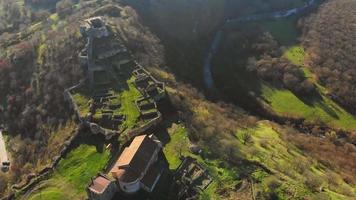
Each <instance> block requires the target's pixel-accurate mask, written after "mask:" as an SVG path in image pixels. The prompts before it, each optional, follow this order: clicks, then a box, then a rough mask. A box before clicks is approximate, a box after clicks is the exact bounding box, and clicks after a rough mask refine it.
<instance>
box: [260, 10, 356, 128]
mask: <svg viewBox="0 0 356 200" xmlns="http://www.w3.org/2000/svg"><path fill="white" fill-rule="evenodd" d="M295 23H296V18H295V17H290V18H286V19H280V20H274V21H265V22H260V23H259V24H260V25H261V27H262V28H263V29H265V30H266V31H268V32H270V33H271V34H272V35H273V36H274V37H275V38H276V40H277V41H279V42H280V43H281V44H282V45H291V44H294V43H295V41H296V38H297V37H298V32H297V30H296V27H295ZM283 56H284V57H285V58H287V59H288V60H290V62H291V63H293V64H295V65H298V66H300V67H301V68H302V69H303V71H304V74H305V76H306V77H307V78H309V79H310V80H312V81H313V82H314V84H315V85H316V86H317V89H318V91H319V92H320V93H321V94H322V99H321V101H318V102H315V103H313V104H307V103H305V102H303V101H302V100H301V99H299V98H298V97H297V96H296V95H294V94H293V93H292V92H291V91H289V90H280V89H276V88H273V87H272V86H270V85H267V84H265V85H263V87H262V96H263V97H264V98H266V99H267V100H268V101H269V102H270V106H271V108H272V109H273V110H274V111H275V112H276V113H277V114H280V115H284V116H292V117H302V118H305V119H306V120H307V121H310V122H312V121H321V122H323V123H326V124H328V125H330V126H333V127H338V128H343V129H350V130H356V118H355V117H354V116H352V115H351V114H349V113H348V112H347V111H345V110H344V109H343V108H341V107H340V106H339V105H337V104H336V103H335V102H333V101H332V100H330V99H329V98H327V97H326V96H325V94H326V92H327V90H326V89H325V88H324V87H323V86H321V85H320V84H318V83H317V81H316V78H315V75H314V74H313V73H312V72H311V71H310V70H309V69H308V68H307V67H306V66H305V64H304V57H305V51H304V49H303V47H301V46H298V45H296V46H290V47H289V48H287V49H286V51H285V53H284V55H283Z"/></svg>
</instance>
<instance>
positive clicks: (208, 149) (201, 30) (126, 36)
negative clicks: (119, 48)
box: [0, 0, 356, 200]
mask: <svg viewBox="0 0 356 200" xmlns="http://www.w3.org/2000/svg"><path fill="white" fill-rule="evenodd" d="M305 2H306V1H303V0H298V1H295V0H288V1H285V0H269V1H262V0H253V1H250V0H236V1H234V0H226V1H223V0H202V1H201V0H194V1H185V0H173V1H170V0H162V1H159V0H150V1H141V0H125V1H117V0H102V1H86V0H80V1H75V0H61V1H56V0H40V1H38V0H36V1H35V0H27V1H16V3H14V1H10V0H4V1H1V2H0V11H4V12H0V125H1V126H4V127H5V128H6V133H5V135H6V141H7V144H8V145H7V146H8V149H9V153H10V156H11V157H12V160H11V161H12V164H11V169H10V171H9V173H3V172H0V197H3V196H5V195H7V194H10V193H14V198H15V199H21V200H22V199H24V200H28V199H30V200H41V199H44V198H47V199H58V200H66V199H68V200H69V199H85V198H87V196H86V187H87V185H88V183H89V181H90V179H91V177H92V176H94V175H95V174H97V173H98V172H100V170H102V169H103V168H105V166H106V165H108V163H109V162H110V161H109V160H110V159H111V156H113V155H112V154H111V152H109V150H108V148H111V147H109V146H111V145H112V144H114V145H113V146H115V145H121V144H118V141H119V139H118V138H114V139H112V140H111V141H109V142H107V141H104V139H103V138H101V137H100V136H97V135H96V136H91V135H90V134H86V133H88V132H90V130H87V129H85V128H84V127H83V126H82V125H83V124H80V123H79V120H78V119H77V118H76V117H75V116H74V113H73V111H72V110H71V108H70V106H69V105H68V102H66V101H65V98H64V95H63V94H64V91H65V89H67V88H68V87H71V86H73V85H75V84H78V83H79V82H80V81H82V80H83V79H84V78H85V77H84V74H83V70H82V68H81V67H80V64H79V60H78V54H79V52H80V51H81V49H82V48H83V47H84V45H85V41H84V39H83V38H82V37H81V35H80V30H79V26H80V24H81V22H82V21H83V20H84V19H86V18H89V17H93V16H103V17H104V19H105V20H106V21H107V22H108V24H109V26H110V28H111V29H112V30H114V31H115V33H116V35H117V37H118V38H117V39H118V40H120V41H122V43H123V44H124V45H125V46H126V47H127V49H128V50H129V51H130V52H131V53H132V54H133V56H134V58H135V60H137V61H138V62H139V63H140V64H141V65H144V66H145V67H147V68H148V69H149V71H150V72H151V73H152V75H153V76H154V77H155V78H157V79H158V80H160V81H163V82H164V83H166V93H167V102H165V103H166V104H167V105H165V106H164V109H162V113H163V122H162V124H161V125H160V126H159V127H157V128H156V129H154V130H153V133H154V134H155V135H156V136H157V138H158V139H160V140H161V141H162V144H163V152H164V155H165V157H166V159H167V162H168V164H169V168H170V169H171V172H172V173H174V170H175V168H176V167H178V166H179V164H180V163H181V160H180V158H181V157H182V156H191V157H193V158H195V159H196V160H197V162H199V164H200V165H202V166H204V167H205V168H206V169H207V173H209V174H210V176H211V177H212V179H213V182H212V183H211V185H209V187H208V188H207V189H206V190H204V191H201V192H200V193H199V198H198V199H204V200H208V199H211V200H219V199H221V200H225V199H227V200H229V199H231V200H236V199H241V200H245V199H253V200H255V199H266V200H268V199H297V200H302V199H303V200H304V199H310V200H324V199H325V200H330V199H332V200H334V199H335V200H353V199H355V198H356V190H355V188H356V147H355V144H356V135H355V132H354V131H355V130H356V123H355V122H356V118H355V117H354V116H353V115H352V114H350V113H349V112H348V111H347V110H346V109H344V107H342V106H340V105H339V103H342V104H341V105H348V106H349V107H348V108H349V110H351V109H350V108H352V106H354V105H355V102H356V100H355V97H356V89H355V86H354V84H355V82H354V81H355V80H353V78H354V77H355V76H356V74H355V70H356V69H355V70H353V69H354V68H355V67H354V62H355V61H356V60H355V58H354V55H355V52H354V49H355V48H354V46H356V43H354V42H355V41H356V38H354V36H355V34H354V33H355V31H356V30H355V26H354V23H355V21H354V20H355V16H356V14H355V10H356V8H355V3H354V1H352V0H331V1H328V2H327V3H326V4H322V5H321V8H319V9H318V10H314V11H313V12H314V14H312V15H309V14H308V13H306V14H301V15H300V16H292V17H289V18H284V19H278V20H277V19H276V20H271V21H269V20H262V21H258V22H251V23H250V22H249V23H241V24H238V25H236V26H233V27H228V28H226V29H227V30H225V31H226V33H225V35H224V37H223V38H222V42H221V45H220V46H219V48H218V52H217V54H216V56H215V57H214V59H213V69H212V71H213V76H214V80H215V81H216V85H217V90H218V91H217V93H213V95H215V96H212V95H211V93H204V90H203V89H202V88H203V84H202V82H203V69H202V66H203V59H204V58H205V55H206V52H207V49H208V47H209V44H210V42H211V39H212V37H213V35H214V33H215V31H216V30H217V29H219V27H220V26H221V24H222V23H223V22H224V20H226V19H227V18H234V17H241V16H247V15H250V14H256V13H261V12H262V13H264V12H271V11H276V10H285V9H288V8H293V7H298V6H303V5H304V3H305ZM331 13H333V15H331ZM15 16H17V17H15ZM337 22H338V23H337ZM301 27H303V29H302V30H301V29H299V28H301ZM301 31H303V36H302V41H303V42H302V43H300V42H299V41H298V34H299V33H300V32H301ZM336 35H337V36H336ZM304 49H305V50H304ZM340 58H342V59H340ZM335 83H336V84H335ZM324 86H325V87H324ZM345 88H346V89H347V90H346V89H345ZM353 93H355V95H353ZM206 94H209V95H206ZM206 96H208V97H213V98H207V97H206ZM209 99H213V100H209ZM130 101H133V100H130ZM131 103H133V102H131ZM271 116H272V117H271ZM275 119H279V120H275ZM76 131H79V132H80V133H84V136H83V135H82V136H81V137H79V139H78V140H79V141H77V143H78V144H76V145H75V146H74V148H73V149H69V153H68V154H67V155H66V156H65V157H64V158H63V159H61V160H60V161H59V164H58V166H57V167H56V169H55V170H54V171H53V173H51V174H50V175H49V176H46V177H44V178H43V179H42V180H40V181H39V182H38V183H37V184H35V185H34V186H33V187H30V188H27V189H26V190H25V191H26V192H19V191H18V190H13V189H12V188H11V187H12V185H13V184H19V185H21V184H22V183H24V182H26V180H27V179H28V177H31V176H33V175H34V174H36V173H38V172H39V171H40V170H41V169H43V167H45V166H47V165H48V164H50V163H51V162H52V160H54V157H55V156H56V155H58V153H59V152H60V151H61V147H62V146H64V145H65V144H64V141H66V139H67V138H68V137H70V136H72V135H74V132H76ZM150 131H152V130H150ZM109 144H110V145H109ZM192 147H193V148H197V149H198V152H196V151H193V150H192ZM167 184H168V183H167ZM169 192H170V191H165V193H169ZM167 199H169V198H168V197H167ZM140 200H141V199H140ZM163 200H164V199H163ZM169 200H171V199H169Z"/></svg>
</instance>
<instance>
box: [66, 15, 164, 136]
mask: <svg viewBox="0 0 356 200" xmlns="http://www.w3.org/2000/svg"><path fill="white" fill-rule="evenodd" d="M80 32H81V34H82V36H83V38H85V40H86V45H85V47H84V49H83V50H82V51H81V52H80V53H79V60H80V63H81V65H82V67H83V69H84V72H85V74H86V79H85V80H84V81H83V82H81V83H80V84H78V85H77V86H74V87H72V88H70V89H68V90H67V92H66V94H67V95H66V96H67V99H68V100H69V101H70V102H71V104H72V107H73V108H74V110H75V111H76V113H77V116H78V118H79V119H80V121H81V122H82V123H83V124H86V125H88V126H89V127H90V129H91V131H92V133H93V134H103V135H104V136H105V137H106V139H111V138H112V137H113V136H114V135H117V134H121V133H123V132H125V133H127V135H125V137H126V138H132V137H133V136H134V135H137V134H140V133H142V132H143V131H145V130H147V129H149V128H150V127H152V126H154V125H156V124H157V123H159V122H160V121H161V118H162V116H161V113H160V112H159V110H158V108H157V102H158V101H160V100H162V99H163V98H164V97H165V95H166V93H165V84H164V83H162V82H160V81H158V80H156V79H155V78H154V77H153V76H152V75H151V74H150V73H149V72H148V71H147V70H146V69H145V68H143V67H142V66H141V65H139V64H138V63H137V62H136V61H134V60H133V57H132V55H131V54H130V52H129V51H128V50H127V49H126V47H125V46H124V45H123V44H122V43H121V42H120V41H119V40H118V39H117V38H118V37H116V36H117V35H116V33H115V31H114V30H112V29H111V27H110V26H108V25H107V24H106V23H105V20H104V19H103V18H102V17H93V18H90V19H87V20H85V21H84V23H83V24H82V25H81V27H80ZM124 104H125V105H124ZM127 104H130V105H127ZM131 104H134V106H132V105H131ZM125 106H126V107H125ZM127 107H130V108H127ZM132 121H133V123H132Z"/></svg>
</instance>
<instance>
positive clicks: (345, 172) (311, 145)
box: [287, 133, 356, 185]
mask: <svg viewBox="0 0 356 200" xmlns="http://www.w3.org/2000/svg"><path fill="white" fill-rule="evenodd" d="M287 140H289V141H290V142H292V143H293V144H295V145H296V146H297V147H299V148H300V149H301V150H302V151H303V152H305V153H307V154H309V155H311V156H312V157H314V158H316V159H317V160H318V161H320V162H321V163H322V164H324V165H325V166H327V167H328V168H330V169H333V170H334V171H337V172H340V174H341V176H342V177H343V179H344V181H345V182H346V183H348V184H351V185H356V181H355V180H356V147H355V145H353V144H350V143H345V144H340V143H337V142H333V138H332V137H331V138H330V137H327V138H325V139H323V138H319V137H315V136H306V135H303V134H296V133H292V134H289V135H288V136H287ZM335 143H336V144H335ZM332 181H333V179H332V178H330V181H329V182H332ZM334 181H336V182H337V180H334ZM332 184H336V183H332Z"/></svg>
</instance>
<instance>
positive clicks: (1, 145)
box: [0, 130, 9, 165]
mask: <svg viewBox="0 0 356 200" xmlns="http://www.w3.org/2000/svg"><path fill="white" fill-rule="evenodd" d="M8 160H9V159H8V157H7V151H6V146H5V140H4V137H3V135H2V130H0V162H3V161H8ZM0 165H1V163H0Z"/></svg>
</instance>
